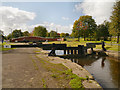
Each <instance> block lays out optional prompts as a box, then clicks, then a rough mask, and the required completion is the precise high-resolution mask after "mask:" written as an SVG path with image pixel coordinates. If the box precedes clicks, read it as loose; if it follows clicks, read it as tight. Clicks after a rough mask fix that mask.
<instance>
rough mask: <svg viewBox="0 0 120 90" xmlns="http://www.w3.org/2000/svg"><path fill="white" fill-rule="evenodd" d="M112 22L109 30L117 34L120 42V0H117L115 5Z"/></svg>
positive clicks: (114, 34)
mask: <svg viewBox="0 0 120 90" xmlns="http://www.w3.org/2000/svg"><path fill="white" fill-rule="evenodd" d="M110 20H111V23H110V27H109V32H110V34H112V35H113V36H117V43H119V36H120V1H117V2H116V3H115V5H114V6H113V12H112V16H111V17H110Z"/></svg>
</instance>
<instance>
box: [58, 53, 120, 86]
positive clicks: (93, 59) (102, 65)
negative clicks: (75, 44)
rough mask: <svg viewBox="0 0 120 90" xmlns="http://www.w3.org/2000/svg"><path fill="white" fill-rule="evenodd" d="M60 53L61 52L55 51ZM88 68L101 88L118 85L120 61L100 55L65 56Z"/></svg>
mask: <svg viewBox="0 0 120 90" xmlns="http://www.w3.org/2000/svg"><path fill="white" fill-rule="evenodd" d="M57 53H59V54H60V55H63V52H61V51H57ZM65 58H68V59H69V60H71V61H72V62H74V63H77V64H79V65H81V66H82V67H84V68H85V69H86V70H88V71H89V72H90V73H91V74H92V75H93V76H94V78H95V80H96V81H97V82H98V83H99V84H100V85H101V86H102V87H103V88H118V87H120V70H119V68H120V62H116V61H115V60H112V59H110V58H106V57H101V56H92V55H90V56H87V57H74V55H73V56H70V57H65Z"/></svg>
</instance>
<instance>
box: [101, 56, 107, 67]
mask: <svg viewBox="0 0 120 90" xmlns="http://www.w3.org/2000/svg"><path fill="white" fill-rule="evenodd" d="M105 59H106V57H102V62H101V67H102V68H103V67H104V66H105V62H104V61H105Z"/></svg>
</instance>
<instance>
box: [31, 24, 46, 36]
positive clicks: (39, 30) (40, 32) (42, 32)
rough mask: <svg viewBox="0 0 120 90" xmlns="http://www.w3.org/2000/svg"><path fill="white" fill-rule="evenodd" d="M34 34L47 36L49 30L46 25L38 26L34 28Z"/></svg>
mask: <svg viewBox="0 0 120 90" xmlns="http://www.w3.org/2000/svg"><path fill="white" fill-rule="evenodd" d="M33 35H34V36H40V37H46V36H47V30H46V28H45V27H42V26H38V27H35V28H34V30H33Z"/></svg>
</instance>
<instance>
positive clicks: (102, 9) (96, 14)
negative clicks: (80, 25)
mask: <svg viewBox="0 0 120 90" xmlns="http://www.w3.org/2000/svg"><path fill="white" fill-rule="evenodd" d="M114 2H115V0H84V1H83V2H82V3H79V4H76V5H75V10H76V11H81V10H82V12H83V13H84V14H85V15H91V16H93V18H94V19H95V21H96V23H97V24H101V23H103V21H104V20H108V21H109V18H110V16H111V15H112V13H111V12H112V10H113V9H112V7H113V5H114Z"/></svg>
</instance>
